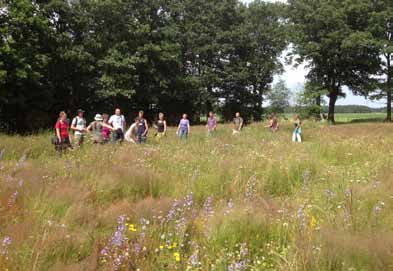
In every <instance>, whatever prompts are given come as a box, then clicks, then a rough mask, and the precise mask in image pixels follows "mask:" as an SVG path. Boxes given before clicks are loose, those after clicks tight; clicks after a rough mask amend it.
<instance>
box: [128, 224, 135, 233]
mask: <svg viewBox="0 0 393 271" xmlns="http://www.w3.org/2000/svg"><path fill="white" fill-rule="evenodd" d="M128 230H129V231H132V232H136V228H135V226H134V224H130V225H129V226H128Z"/></svg>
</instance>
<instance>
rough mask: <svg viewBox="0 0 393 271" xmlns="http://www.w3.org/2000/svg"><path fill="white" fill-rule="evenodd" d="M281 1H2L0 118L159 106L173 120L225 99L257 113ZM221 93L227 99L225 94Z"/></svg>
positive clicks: (13, 120)
mask: <svg viewBox="0 0 393 271" xmlns="http://www.w3.org/2000/svg"><path fill="white" fill-rule="evenodd" d="M281 9H282V5H276V4H271V3H270V4H268V3H264V2H259V1H257V2H255V3H253V4H251V5H249V6H245V5H243V4H240V3H239V2H238V1H237V0H225V1H201V0H198V1H191V0H182V1H174V0H170V1H163V0H154V1H133V0H127V1H119V0H115V1H93V0H89V1H55V0H51V1H36V2H32V1H27V0H21V1H5V2H4V9H3V11H2V12H1V13H0V17H1V20H2V21H3V22H4V23H3V24H2V25H1V27H0V35H1V39H0V55H1V62H0V103H1V109H0V110H1V111H0V119H1V121H0V122H1V125H2V126H3V127H2V128H3V129H4V130H6V131H17V132H23V131H31V130H37V129H38V128H40V127H49V126H51V125H52V124H53V122H54V119H55V116H56V114H57V112H58V111H60V110H67V111H68V113H71V114H72V115H73V114H74V112H75V110H76V109H77V108H80V107H82V108H85V109H88V112H89V114H91V115H94V114H95V113H96V112H102V111H107V110H110V109H111V108H113V107H114V106H120V107H122V108H123V109H124V111H125V113H126V114H127V115H131V114H133V113H135V112H136V111H137V110H139V109H141V108H143V109H145V110H146V111H148V112H147V114H148V115H151V114H152V113H156V111H158V110H161V111H164V112H166V113H167V117H168V119H169V122H170V123H172V124H174V123H175V121H176V122H177V119H178V117H179V114H180V113H183V112H187V113H189V115H190V116H192V118H194V120H195V121H198V120H199V117H200V114H203V113H206V112H207V111H208V110H211V109H213V108H214V109H218V107H219V106H222V111H223V113H224V114H223V115H224V116H225V118H226V119H229V118H232V117H233V113H234V112H235V111H244V114H243V116H244V117H251V116H252V115H253V116H254V117H257V116H260V113H261V110H262V101H263V95H264V94H265V92H266V90H267V89H268V88H269V84H270V83H271V82H272V80H273V74H274V73H275V72H277V71H279V70H280V64H279V61H278V59H277V57H278V56H279V55H280V53H281V51H282V50H283V49H284V48H285V47H286V44H287V42H286V32H285V28H286V26H285V24H284V23H283V22H284V21H283V19H282V18H283V14H282V12H281ZM222 101H223V104H220V102H222Z"/></svg>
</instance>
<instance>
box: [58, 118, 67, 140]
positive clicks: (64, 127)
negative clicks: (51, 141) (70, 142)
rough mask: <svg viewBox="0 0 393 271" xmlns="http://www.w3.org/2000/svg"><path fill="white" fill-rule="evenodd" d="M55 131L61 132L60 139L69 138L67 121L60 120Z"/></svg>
mask: <svg viewBox="0 0 393 271" xmlns="http://www.w3.org/2000/svg"><path fill="white" fill-rule="evenodd" d="M55 129H59V130H60V138H68V124H67V122H66V121H60V120H58V121H57V122H56V125H55Z"/></svg>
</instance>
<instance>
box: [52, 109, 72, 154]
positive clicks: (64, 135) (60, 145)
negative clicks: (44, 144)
mask: <svg viewBox="0 0 393 271" xmlns="http://www.w3.org/2000/svg"><path fill="white" fill-rule="evenodd" d="M55 129H56V136H57V144H56V150H57V151H59V152H62V151H65V150H66V149H67V148H70V149H72V145H71V140H70V136H69V134H68V129H69V126H68V123H67V114H66V113H65V112H64V111H61V112H60V114H59V119H58V120H57V122H56V125H55Z"/></svg>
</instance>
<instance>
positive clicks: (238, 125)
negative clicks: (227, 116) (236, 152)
mask: <svg viewBox="0 0 393 271" xmlns="http://www.w3.org/2000/svg"><path fill="white" fill-rule="evenodd" d="M242 128H243V118H242V117H241V116H240V112H236V114H235V118H234V119H233V133H232V134H234V135H237V134H240V132H241V130H242Z"/></svg>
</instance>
